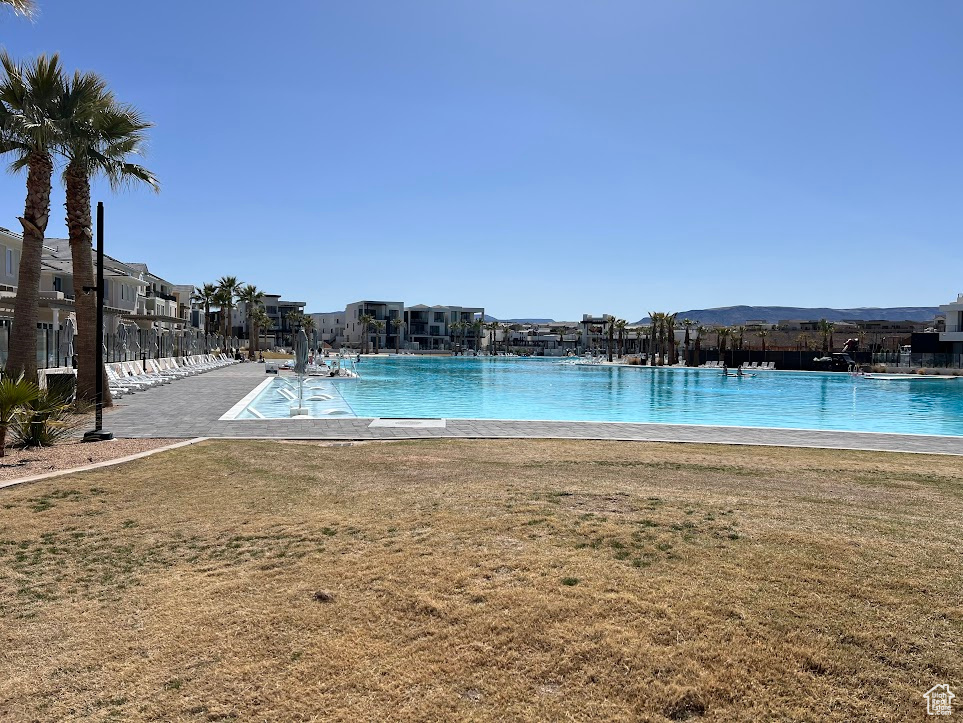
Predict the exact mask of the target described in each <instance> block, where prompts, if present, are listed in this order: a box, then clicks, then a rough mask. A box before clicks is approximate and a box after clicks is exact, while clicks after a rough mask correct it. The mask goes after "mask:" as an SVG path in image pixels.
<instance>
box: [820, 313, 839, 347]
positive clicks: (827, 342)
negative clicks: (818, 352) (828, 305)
mask: <svg viewBox="0 0 963 723" xmlns="http://www.w3.org/2000/svg"><path fill="white" fill-rule="evenodd" d="M835 329H836V325H835V324H833V322H831V321H826V320H825V319H820V320H819V330H820V331H821V332H822V334H823V351H825V352H826V353H827V354H831V353H832V351H833V331H834V330H835Z"/></svg>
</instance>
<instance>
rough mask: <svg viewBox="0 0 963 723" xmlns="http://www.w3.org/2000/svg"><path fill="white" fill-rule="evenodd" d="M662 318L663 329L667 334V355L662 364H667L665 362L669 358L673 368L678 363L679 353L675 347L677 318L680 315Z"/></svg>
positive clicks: (665, 315) (669, 315)
mask: <svg viewBox="0 0 963 723" xmlns="http://www.w3.org/2000/svg"><path fill="white" fill-rule="evenodd" d="M662 316H663V325H662V329H663V333H664V334H665V354H664V355H663V358H662V363H663V364H665V360H666V359H667V358H668V359H669V361H670V366H671V365H672V364H675V363H676V356H677V353H678V352H677V350H676V346H675V318H676V317H677V316H678V313H672V314H663V315H662ZM670 353H671V357H670Z"/></svg>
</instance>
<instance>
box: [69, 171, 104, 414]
mask: <svg viewBox="0 0 963 723" xmlns="http://www.w3.org/2000/svg"><path fill="white" fill-rule="evenodd" d="M64 178H65V180H66V183H67V234H68V236H69V238H70V259H71V263H72V264H73V275H74V305H75V308H76V313H77V350H76V351H77V399H78V400H80V401H83V402H88V403H90V402H95V401H96V400H97V354H98V353H101V349H100V344H98V343H97V295H96V294H85V293H84V291H83V290H84V287H87V288H92V287H93V286H94V285H95V281H94V262H93V258H92V257H91V242H92V241H93V237H94V234H93V221H92V218H91V213H90V176H89V175H88V174H87V172H86V171H85V170H84V169H83V168H79V167H76V166H73V165H71V166H68V168H67V172H66V173H65V174H64ZM101 373H102V374H103V375H104V377H103V390H104V406H105V407H109V406H111V404H112V403H113V400H112V399H111V396H110V387H109V386H108V385H107V371H106V369H105V370H103V371H102V372H101Z"/></svg>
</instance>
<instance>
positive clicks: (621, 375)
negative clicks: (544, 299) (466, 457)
mask: <svg viewBox="0 0 963 723" xmlns="http://www.w3.org/2000/svg"><path fill="white" fill-rule="evenodd" d="M358 371H359V372H360V373H361V376H362V378H361V379H360V380H345V381H336V382H325V381H320V380H319V378H314V379H318V381H311V382H309V383H310V384H312V385H313V386H316V387H317V388H318V390H319V391H318V396H330V399H323V400H321V402H320V403H319V404H318V405H317V406H316V407H315V408H314V409H313V411H312V413H311V416H312V417H322V418H323V417H328V418H330V417H331V416H357V417H383V418H384V417H407V418H449V419H524V420H556V421H609V422H656V423H678V424H707V425H733V426H747V427H781V428H798V429H828V430H848V431H865V432H896V433H911V434H944V435H963V380H960V381H942V380H936V381H933V380H918V381H917V380H907V381H902V380H901V381H874V380H870V379H861V378H854V377H852V376H850V375H848V374H832V373H813V372H798V373H796V372H760V373H758V374H756V376H754V377H746V378H742V379H740V378H736V377H724V376H723V375H722V373H721V372H720V371H719V370H712V369H686V368H659V367H656V368H650V367H621V366H607V365H592V366H575V365H571V364H562V363H559V362H558V360H554V359H544V358H533V359H525V358H510V357H509V358H505V357H477V358H476V357H421V356H403V357H376V358H373V357H369V358H366V359H364V361H363V362H362V363H361V364H360V365H359V367H358ZM284 384H285V380H280V381H278V382H272V383H267V385H266V387H265V388H264V389H261V390H259V391H258V395H260V396H261V397H262V398H263V399H264V401H265V402H269V403H270V404H271V405H273V407H274V408H275V409H274V410H273V412H272V413H270V414H265V415H264V416H266V417H277V416H282V417H283V416H288V413H287V409H288V406H289V404H288V403H286V402H284V401H283V400H281V399H280V398H279V397H280V396H281V395H279V394H278V392H277V390H276V389H274V385H284ZM322 387H323V389H322ZM258 395H255V398H253V399H249V400H248V402H249V404H248V405H247V407H245V408H244V409H247V408H249V407H250V406H252V405H253V406H254V407H255V409H258V410H260V412H261V413H263V412H264V411H265V410H263V409H260V404H259V402H258V400H257V398H256V397H257V396H258ZM244 409H241V410H239V413H238V414H237V415H235V416H232V417H231V418H237V419H243V418H245V412H244ZM326 410H330V414H329V413H327V412H326ZM247 418H255V415H254V414H249V415H247Z"/></svg>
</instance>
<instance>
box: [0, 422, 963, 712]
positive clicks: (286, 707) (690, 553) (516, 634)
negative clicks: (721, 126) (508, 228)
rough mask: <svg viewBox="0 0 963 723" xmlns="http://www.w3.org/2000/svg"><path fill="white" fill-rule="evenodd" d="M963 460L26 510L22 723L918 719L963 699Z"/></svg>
mask: <svg viewBox="0 0 963 723" xmlns="http://www.w3.org/2000/svg"><path fill="white" fill-rule="evenodd" d="M961 482H963V470H961V469H960V466H959V464H958V463H957V462H956V460H955V459H953V458H948V457H926V456H916V455H913V456H910V455H895V454H877V453H855V452H833V451H825V450H790V449H779V448H745V447H716V446H713V447H710V446H705V447H703V446H695V445H663V444H641V443H639V444H636V443H606V442H577V441H571V442H559V441H494V440H493V441H470V442H469V441H458V440H439V441H418V442H397V443H378V444H363V445H362V444H358V445H350V446H344V445H325V444H311V443H270V442H209V443H204V444H200V445H196V446H193V447H189V448H185V449H182V450H177V451H175V452H168V453H162V454H160V455H155V456H154V457H151V458H148V459H144V460H141V461H138V462H133V463H130V464H126V465H124V466H122V467H115V468H112V469H109V470H103V471H98V472H90V473H84V474H81V475H74V476H71V477H66V478H62V479H58V480H52V481H50V482H44V483H38V484H33V485H29V486H26V487H23V488H14V489H11V490H6V491H0V629H2V630H3V645H0V666H2V669H3V670H4V671H5V676H4V677H3V678H0V719H3V720H7V719H13V720H17V719H41V720H63V719H78V720H79V719H85V720H86V719H95V720H96V719H104V720H106V719H110V718H120V719H148V720H218V719H237V720H249V719H269V720H313V719H325V720H359V719H364V720H376V719H386V718H387V719H409V718H412V719H419V718H420V719H427V718H434V719H439V718H452V719H505V718H512V719H516V718H521V719H540V720H544V719H547V720H560V719H586V718H597V719H601V718H605V719H625V720H639V719H642V720H653V721H659V720H686V719H706V720H727V721H728V720H746V721H749V720H773V719H780V720H789V719H792V720H841V719H845V720H892V719H895V718H916V717H919V716H920V713H921V711H922V710H923V708H922V701H923V699H922V698H921V694H922V692H923V691H925V690H926V689H928V688H929V687H930V686H931V685H933V684H934V683H937V682H949V683H950V684H951V685H952V684H960V683H961V682H963V680H961V679H963V676H961V672H963V657H961V653H960V646H959V637H960V633H961V628H963V606H961V604H960V591H961V586H960V582H961V580H960V573H959V565H958V559H959V555H960V553H961V548H963V544H961V543H960V532H961V529H960V528H961V522H960V520H961V513H963V499H961V494H960V493H961Z"/></svg>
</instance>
